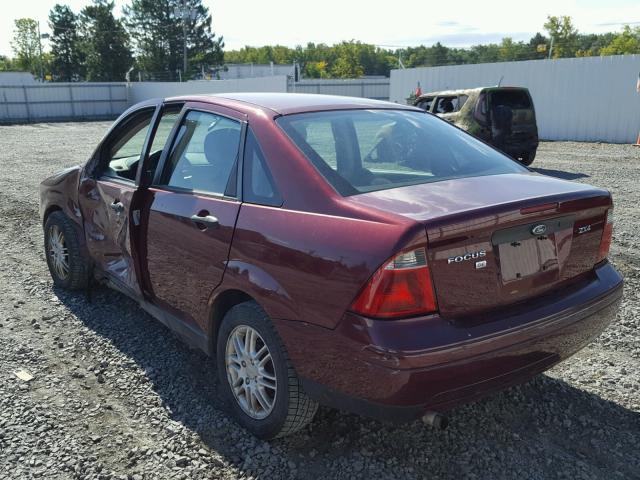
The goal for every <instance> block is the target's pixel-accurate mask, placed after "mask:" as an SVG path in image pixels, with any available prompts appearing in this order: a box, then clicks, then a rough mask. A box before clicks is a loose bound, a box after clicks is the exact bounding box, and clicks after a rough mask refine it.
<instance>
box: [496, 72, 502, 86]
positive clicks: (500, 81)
mask: <svg viewBox="0 0 640 480" xmlns="http://www.w3.org/2000/svg"><path fill="white" fill-rule="evenodd" d="M503 78H504V75H502V76H501V77H500V80H498V85H496V87H499V86H500V84H501V83H502V79H503Z"/></svg>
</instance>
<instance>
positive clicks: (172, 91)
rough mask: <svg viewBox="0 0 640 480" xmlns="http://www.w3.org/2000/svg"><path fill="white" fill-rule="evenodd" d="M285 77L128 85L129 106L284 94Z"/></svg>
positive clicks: (285, 88) (285, 87)
mask: <svg viewBox="0 0 640 480" xmlns="http://www.w3.org/2000/svg"><path fill="white" fill-rule="evenodd" d="M286 91H287V77H286V76H285V75H281V76H276V77H261V78H241V79H232V80H212V81H206V80H203V81H200V82H182V83H180V82H141V83H137V82H136V83H131V84H130V94H129V100H130V101H131V104H132V105H133V104H135V103H138V102H141V101H142V100H147V99H149V98H165V97H175V96H179V95H199V94H206V93H225V92H226V93H228V92H286Z"/></svg>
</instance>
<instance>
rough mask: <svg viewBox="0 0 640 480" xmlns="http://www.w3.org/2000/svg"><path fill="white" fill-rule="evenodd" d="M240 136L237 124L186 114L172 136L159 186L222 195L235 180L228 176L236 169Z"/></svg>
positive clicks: (216, 116)
mask: <svg viewBox="0 0 640 480" xmlns="http://www.w3.org/2000/svg"><path fill="white" fill-rule="evenodd" d="M240 132H241V125H240V122H237V121H235V120H231V119H229V118H226V117H222V116H220V115H215V114H212V113H205V112H197V111H191V112H189V113H188V114H187V116H186V118H185V120H184V122H183V123H182V125H181V126H180V130H179V131H178V134H177V136H176V140H175V143H174V147H173V149H172V151H171V154H170V155H169V158H168V161H167V164H166V166H165V170H164V172H163V175H162V178H161V184H162V185H167V186H169V187H174V188H179V189H184V190H193V191H199V192H205V193H211V194H216V195H224V194H225V192H227V190H228V184H229V183H230V182H231V183H233V178H235V175H232V173H233V171H234V170H235V169H237V162H238V151H239V146H240ZM229 187H230V188H231V190H233V188H232V186H231V185H229Z"/></svg>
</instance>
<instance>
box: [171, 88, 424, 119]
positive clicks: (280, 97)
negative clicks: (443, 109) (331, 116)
mask: <svg viewBox="0 0 640 480" xmlns="http://www.w3.org/2000/svg"><path fill="white" fill-rule="evenodd" d="M166 100H167V101H176V100H182V101H197V102H205V103H214V104H220V105H224V106H226V107H229V108H233V109H236V110H240V111H245V112H246V111H248V110H255V108H259V109H262V110H269V111H271V112H273V113H276V114H279V115H288V114H293V113H302V112H317V111H325V110H350V109H396V110H418V111H420V109H417V108H416V107H413V106H410V105H402V104H399V103H392V102H385V101H381V100H372V99H369V98H359V97H343V96H338V95H319V94H312V93H273V92H252V93H250V92H243V93H216V94H210V95H192V96H183V97H172V98H168V99H166Z"/></svg>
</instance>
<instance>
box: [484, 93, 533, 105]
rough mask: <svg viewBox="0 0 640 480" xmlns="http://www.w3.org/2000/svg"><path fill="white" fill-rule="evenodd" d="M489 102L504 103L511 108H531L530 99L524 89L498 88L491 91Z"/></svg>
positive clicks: (494, 103)
mask: <svg viewBox="0 0 640 480" xmlns="http://www.w3.org/2000/svg"><path fill="white" fill-rule="evenodd" d="M491 103H493V105H494V106H497V105H506V106H507V107H510V108H511V109H525V108H531V99H530V98H529V95H528V94H527V92H526V91H524V90H498V91H496V92H493V93H491Z"/></svg>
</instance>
